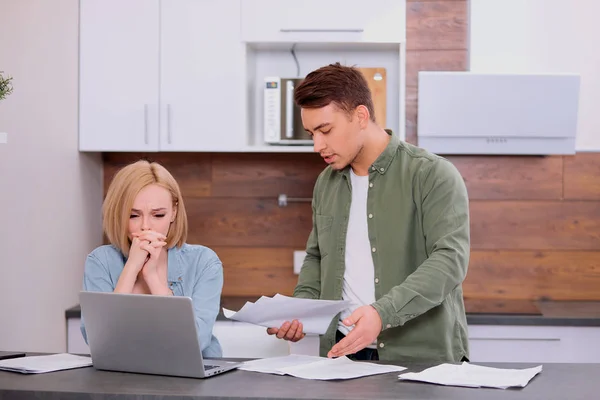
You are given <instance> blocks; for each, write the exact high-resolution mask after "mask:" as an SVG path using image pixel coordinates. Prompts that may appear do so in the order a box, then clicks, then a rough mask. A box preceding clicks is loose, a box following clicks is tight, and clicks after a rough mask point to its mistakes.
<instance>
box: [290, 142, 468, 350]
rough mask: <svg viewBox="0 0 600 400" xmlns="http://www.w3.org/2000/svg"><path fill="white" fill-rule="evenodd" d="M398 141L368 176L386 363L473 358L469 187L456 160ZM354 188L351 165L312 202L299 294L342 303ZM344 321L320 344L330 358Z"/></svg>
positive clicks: (318, 188)
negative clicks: (467, 303) (465, 285)
mask: <svg viewBox="0 0 600 400" xmlns="http://www.w3.org/2000/svg"><path fill="white" fill-rule="evenodd" d="M388 134H390V135H391V138H390V141H389V144H388V145H387V147H386V148H385V150H384V151H383V153H381V155H380V156H379V157H378V158H377V160H375V162H374V163H373V164H372V165H371V166H370V168H369V193H368V198H367V210H365V211H366V213H367V214H369V215H371V214H372V217H371V218H369V219H368V232H369V241H370V245H371V246H370V247H371V251H372V252H371V255H372V257H373V263H374V266H375V280H374V282H365V283H364V284H365V285H374V287H375V299H376V301H375V303H373V304H372V305H373V307H374V308H375V309H376V310H377V312H378V313H379V315H380V317H381V321H382V331H381V332H380V334H379V336H378V337H377V350H378V352H379V358H380V359H381V360H407V361H408V360H426V361H432V360H433V361H460V360H461V359H462V358H463V357H467V358H468V351H469V350H468V338H467V321H466V315H465V308H464V302H463V293H462V282H463V280H464V278H465V276H466V273H467V266H468V264H469V252H470V233H469V204H468V196H467V190H466V187H465V184H464V181H463V179H462V177H461V175H460V173H459V172H458V170H457V169H456V168H455V167H454V165H453V164H452V163H450V162H449V161H448V160H446V159H444V158H442V157H440V156H437V155H434V154H431V153H429V152H427V151H425V150H424V149H420V148H418V147H415V146H412V145H410V144H408V143H404V142H402V141H400V140H399V138H398V137H397V136H396V135H393V134H392V133H391V132H390V131H388ZM351 199H352V184H351V182H350V167H347V168H345V169H344V170H341V171H335V170H333V169H331V168H330V167H327V168H325V169H324V170H323V172H322V173H321V174H320V175H319V177H318V178H317V181H316V183H315V187H314V193H313V199H312V212H313V228H312V231H311V233H310V235H309V238H308V241H307V245H306V254H307V255H306V258H305V260H304V264H303V266H302V270H301V272H300V276H299V279H298V284H297V286H296V288H295V290H294V296H296V297H302V298H311V299H327V300H341V299H342V286H343V281H344V268H345V266H344V259H345V250H346V249H345V246H346V233H347V228H348V217H349V212H350V202H351ZM338 319H339V315H338V316H336V317H335V318H334V319H333V320H332V321H331V324H330V326H329V329H328V330H327V332H326V333H325V335H322V336H321V338H320V355H321V356H323V357H325V356H326V355H327V352H328V351H329V350H330V349H331V347H332V346H333V345H334V344H335V332H336V330H337V325H338Z"/></svg>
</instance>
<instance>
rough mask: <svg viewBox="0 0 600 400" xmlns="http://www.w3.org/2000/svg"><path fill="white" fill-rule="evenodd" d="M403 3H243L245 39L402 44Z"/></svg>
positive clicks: (289, 0) (311, 0) (276, 0)
mask: <svg viewBox="0 0 600 400" xmlns="http://www.w3.org/2000/svg"><path fill="white" fill-rule="evenodd" d="M405 21H406V3H405V1H399V0H371V1H369V2H368V3H365V2H363V1H361V0H326V1H323V0H303V1H302V2H301V3H299V2H297V1H294V0H242V37H243V40H244V41H246V42H255V43H261V42H262V43H270V42H273V43H276V42H288V43H303V42H313V43H314V42H340V43H402V42H405V31H406V29H405Z"/></svg>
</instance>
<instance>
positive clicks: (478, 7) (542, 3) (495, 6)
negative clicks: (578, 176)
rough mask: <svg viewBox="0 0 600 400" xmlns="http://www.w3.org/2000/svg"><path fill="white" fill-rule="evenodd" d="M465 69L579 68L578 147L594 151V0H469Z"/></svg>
mask: <svg viewBox="0 0 600 400" xmlns="http://www.w3.org/2000/svg"><path fill="white" fill-rule="evenodd" d="M470 14H471V19H470V41H471V45H470V70H471V71H474V72H526V73H529V72H540V73H545V72H551V73H565V72H566V73H571V72H574V73H579V74H581V90H580V103H579V121H578V131H577V150H578V151H586V150H587V151H600V112H598V105H599V104H600V51H598V46H599V44H598V42H599V40H600V23H598V16H599V15H600V1H599V0H471V3H470Z"/></svg>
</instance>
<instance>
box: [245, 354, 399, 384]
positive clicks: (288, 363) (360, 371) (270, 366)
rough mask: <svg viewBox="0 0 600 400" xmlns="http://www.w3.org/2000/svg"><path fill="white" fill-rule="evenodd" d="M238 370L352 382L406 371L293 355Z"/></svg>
mask: <svg viewBox="0 0 600 400" xmlns="http://www.w3.org/2000/svg"><path fill="white" fill-rule="evenodd" d="M238 369H241V370H244V371H254V372H262V373H267V374H277V375H291V376H295V377H297V378H302V379H314V380H332V379H353V378H360V377H363V376H369V375H377V374H386V373H388V372H399V371H403V370H405V369H406V368H404V367H400V366H397V365H384V364H375V363H368V362H363V361H360V362H357V361H352V360H350V359H349V358H348V357H345V356H344V357H339V358H327V357H317V356H305V355H298V354H291V355H289V356H283V357H271V358H263V359H260V360H252V361H246V362H245V363H243V364H242V366H241V367H238Z"/></svg>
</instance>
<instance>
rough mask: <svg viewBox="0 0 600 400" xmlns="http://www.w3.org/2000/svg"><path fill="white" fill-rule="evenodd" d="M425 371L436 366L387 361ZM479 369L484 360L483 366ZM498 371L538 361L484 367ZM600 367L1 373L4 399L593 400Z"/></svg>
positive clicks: (599, 388)
mask: <svg viewBox="0 0 600 400" xmlns="http://www.w3.org/2000/svg"><path fill="white" fill-rule="evenodd" d="M388 364H398V365H402V366H403V367H406V368H407V369H406V370H405V371H402V372H401V373H405V372H419V371H422V370H423V369H425V368H428V367H431V366H433V365H435V364H410V363H388ZM478 364H479V363H478ZM479 365H487V366H493V367H500V368H530V367H534V366H536V365H539V364H515V363H511V364H506V363H481V364H479ZM598 376H600V364H543V370H542V372H541V373H540V374H538V375H537V376H536V377H534V378H533V379H532V380H531V381H530V382H529V384H528V385H527V386H526V387H525V388H510V389H506V390H503V389H491V388H462V387H452V386H442V385H433V384H427V383H421V382H411V381H400V380H398V372H392V373H388V374H382V375H374V376H368V377H363V378H358V379H351V380H341V381H315V380H305V379H300V378H294V377H290V376H278V375H271V374H263V373H257V372H248V371H240V370H234V371H230V372H226V373H224V374H221V375H216V376H213V377H210V378H206V379H193V378H177V377H169V376H156V375H144V374H132V373H121V372H109V371H99V370H96V369H94V368H93V367H88V368H79V369H73V370H67V371H59V372H52V373H46V374H38V375H22V374H18V373H12V372H3V371H0V400H1V399H11V400H20V399H30V398H35V399H38V400H45V399H52V400H54V399H58V398H60V399H67V400H69V399H90V400H103V399H110V400H134V399H135V400H140V399H144V400H149V399H157V400H158V399H161V400H166V399H171V400H176V399H177V400H183V399H192V398H195V399H234V398H246V399H317V400H321V399H323V400H324V399H344V400H348V399H433V400H435V399H450V400H452V399H456V400H470V399H490V400H494V399H516V400H518V399H544V400H553V399H561V400H562V399H570V400H578V399H593V398H597V396H598V392H599V391H600V381H599V380H598V379H597V377H598Z"/></svg>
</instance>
